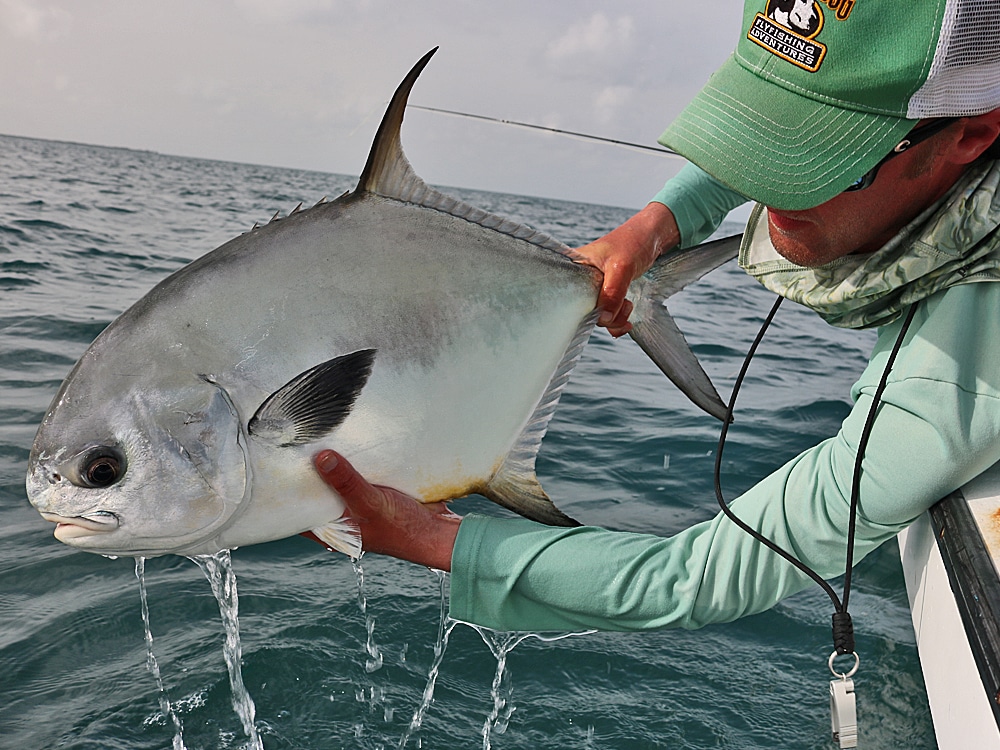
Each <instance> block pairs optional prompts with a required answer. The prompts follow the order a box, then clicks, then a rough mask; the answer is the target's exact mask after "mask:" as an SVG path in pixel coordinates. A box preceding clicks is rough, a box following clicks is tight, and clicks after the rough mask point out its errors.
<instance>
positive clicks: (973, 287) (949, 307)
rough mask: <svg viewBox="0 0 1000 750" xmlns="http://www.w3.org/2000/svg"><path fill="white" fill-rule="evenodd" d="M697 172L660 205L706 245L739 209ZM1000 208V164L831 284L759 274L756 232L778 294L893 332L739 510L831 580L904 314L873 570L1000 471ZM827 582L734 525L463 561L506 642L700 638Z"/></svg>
mask: <svg viewBox="0 0 1000 750" xmlns="http://www.w3.org/2000/svg"><path fill="white" fill-rule="evenodd" d="M682 172H683V174H682V175H680V176H679V182H678V185H679V186H677V185H675V186H674V187H670V185H669V184H668V189H665V191H663V192H661V194H660V195H659V196H658V199H660V198H662V199H663V200H664V201H666V202H667V203H668V205H670V207H671V210H674V211H675V215H677V216H678V223H679V225H680V226H681V228H682V236H686V237H687V238H688V239H690V238H691V237H696V236H698V235H699V234H701V235H705V234H707V233H708V232H710V231H711V229H712V228H714V226H710V225H712V224H713V222H715V223H716V224H717V223H718V221H721V219H722V217H723V216H724V215H725V211H728V208H726V206H730V207H732V206H735V205H738V202H739V196H736V195H734V194H732V192H731V191H729V190H728V188H725V187H724V186H722V185H720V184H719V183H717V182H715V181H714V180H712V178H710V177H709V176H708V175H706V174H705V173H704V172H701V171H700V170H696V169H695V170H688V171H686V172H684V171H683V170H682ZM675 180H678V178H675ZM671 182H672V183H673V182H674V181H671ZM690 190H699V191H701V192H699V193H698V194H697V195H695V196H694V197H692V196H691V193H690V192H687V191H690ZM727 192H728V193H729V194H730V195H729V197H728V198H727V197H726V195H725V194H726V193H727ZM685 196H687V198H685ZM706 196H707V197H706ZM998 196H1000V163H997V162H986V163H983V164H982V165H980V166H977V167H976V168H975V169H972V170H970V171H969V172H968V173H967V174H966V175H965V176H964V177H963V178H962V180H961V181H960V182H959V183H956V186H955V187H954V188H953V189H952V190H951V191H950V192H949V194H948V196H946V197H945V198H943V199H942V200H941V201H939V203H938V204H936V205H935V206H932V207H929V208H928V209H927V210H926V211H925V212H924V213H923V214H921V216H920V217H918V218H917V219H915V220H914V222H912V223H911V225H909V226H908V227H906V228H904V230H902V231H901V232H900V234H899V235H898V236H897V237H896V238H895V239H894V240H893V241H892V242H890V243H887V245H886V246H885V247H884V248H882V249H881V250H879V251H877V252H875V253H872V254H869V255H868V256H864V257H854V256H848V257H847V258H846V259H842V261H840V262H834V263H833V264H831V265H830V266H829V267H821V268H818V269H801V268H798V267H795V266H793V265H792V264H789V263H787V262H786V261H782V260H781V259H780V258H779V259H778V260H777V261H769V260H767V259H766V258H767V253H766V252H765V253H764V260H763V261H761V262H754V257H755V256H756V255H757V251H756V250H754V251H752V252H751V251H749V250H748V248H761V247H762V248H763V249H764V250H766V243H767V242H768V241H767V239H766V238H767V233H766V231H764V232H763V234H762V233H761V232H760V231H751V232H750V233H749V237H752V238H753V240H748V242H749V245H747V246H745V248H744V251H745V252H743V253H741V263H745V264H746V265H745V267H746V268H747V270H748V271H750V272H751V273H753V274H754V275H755V276H757V277H758V279H759V280H760V281H761V282H762V283H765V285H768V286H770V287H771V288H772V289H774V290H775V291H782V292H783V293H788V295H791V296H793V298H799V297H802V299H803V301H804V302H806V303H807V304H810V306H813V307H814V309H816V310H817V311H818V312H820V313H821V314H824V315H826V316H831V315H832V316H834V317H835V318H836V321H838V322H839V321H841V319H846V318H850V319H851V320H854V319H855V318H856V319H857V320H856V323H857V325H858V326H863V325H866V324H868V321H869V320H879V319H884V320H886V321H893V322H888V323H887V324H886V325H884V327H882V328H881V329H880V330H879V337H878V340H877V343H876V346H875V349H874V351H873V353H872V357H871V359H870V361H869V364H868V367H867V368H866V369H865V371H864V372H863V373H862V375H861V377H860V379H859V380H858V382H857V383H856V384H855V386H854V389H853V391H852V396H853V397H854V399H855V406H854V408H853V409H852V411H851V413H850V414H849V415H848V417H847V419H846V420H845V421H844V423H843V425H842V427H841V430H840V431H839V433H838V434H837V435H835V436H834V437H832V438H829V439H828V440H825V441H823V442H821V443H820V444H819V445H816V446H814V447H812V448H810V449H808V450H806V451H805V452H803V453H801V454H800V455H799V456H797V457H796V458H795V459H793V460H792V461H789V462H788V463H787V464H786V465H785V466H783V467H781V468H780V469H778V470H777V471H775V472H774V473H773V474H771V475H770V476H768V477H766V478H765V479H763V480H762V481H761V482H759V483H758V484H757V485H755V486H754V487H752V488H751V489H750V490H748V491H747V492H746V493H744V494H743V495H742V496H741V497H739V498H737V499H736V500H735V501H734V502H733V503H732V508H733V510H734V511H735V512H736V514H737V515H738V516H739V517H740V518H741V519H742V520H743V521H745V522H746V523H748V524H749V525H750V526H751V527H753V528H754V529H756V530H758V531H759V532H761V533H762V534H763V535H764V536H766V537H767V538H769V539H771V540H773V541H775V542H776V543H777V544H779V545H780V546H781V547H783V548H784V549H786V550H788V551H790V552H792V554H794V555H795V556H796V557H798V558H799V559H800V560H802V561H803V562H805V563H806V564H807V565H808V566H810V567H811V568H813V569H814V570H815V571H816V572H817V573H819V574H820V575H821V576H822V577H824V578H832V577H835V576H838V575H841V574H843V573H844V566H845V563H846V544H847V540H846V537H847V528H848V520H849V513H850V496H851V483H852V479H853V474H854V462H855V454H856V448H857V445H858V441H859V438H860V435H861V431H862V429H863V427H864V424H865V421H866V419H867V415H868V411H869V408H870V406H871V399H872V394H873V393H874V391H875V388H876V386H877V385H878V382H879V380H880V379H881V376H882V372H883V370H884V369H885V365H886V362H887V360H888V356H889V352H890V351H891V350H892V347H893V345H894V343H895V341H896V339H897V337H898V334H899V330H900V326H901V325H902V323H901V318H899V317H896V316H898V314H899V309H900V308H899V305H898V303H899V301H900V299H901V298H907V297H908V298H909V299H908V301H907V302H906V304H910V302H911V301H912V300H919V301H917V302H915V303H914V304H917V305H918V308H917V311H916V314H915V317H914V319H913V323H912V324H911V327H910V329H909V331H908V332H907V335H906V340H905V342H904V345H903V347H902V349H901V350H900V353H899V356H898V358H897V359H896V362H895V365H894V366H893V369H892V372H891V374H890V376H889V381H888V385H887V387H886V390H885V392H884V393H883V395H882V402H883V403H882V404H881V406H880V407H879V410H878V417H877V419H876V420H875V425H874V429H873V431H872V435H871V438H870V440H869V443H868V446H867V449H866V451H865V460H864V471H863V474H862V482H861V492H860V508H859V514H858V526H857V537H856V547H855V560H860V559H861V558H862V557H863V556H864V555H865V554H867V553H868V552H870V551H871V550H873V549H875V548H876V547H877V546H878V545H880V544H882V543H883V542H885V541H886V540H888V539H891V538H892V537H893V536H895V535H896V533H898V532H899V531H900V530H901V529H903V528H904V527H906V526H907V525H909V524H910V523H911V522H912V521H914V520H915V519H916V518H917V517H918V516H919V515H920V514H921V513H923V512H924V511H925V510H927V508H929V507H930V506H931V505H932V504H934V503H935V502H936V501H937V500H938V499H940V498H941V497H943V496H944V495H946V494H948V493H949V492H951V491H952V490H954V489H956V488H958V487H959V486H961V485H962V484H964V483H965V482H966V481H968V480H969V479H971V478H972V477H974V476H976V475H977V474H979V473H981V472H982V471H984V470H985V469H987V468H988V467H990V466H991V465H993V464H994V463H996V462H997V461H998V460H1000V439H998V438H1000V283H996V281H998V280H1000V234H998V232H1000V230H997V226H998V224H1000V201H998V200H997V198H998ZM730 204H731V205H730ZM678 206H688V207H691V206H693V208H691V209H690V211H686V210H681V209H679V208H678ZM685 217H686V218H685ZM753 222H754V219H753V218H752V219H751V223H752V224H753ZM759 226H760V225H759V224H757V225H756V227H759ZM706 228H708V232H706V231H705V230H706ZM753 228H754V227H752V229H753ZM684 232H687V233H688V234H687V235H684V234H683V233H684ZM758 243H765V244H764V245H759V244H758ZM970 282H974V283H970ZM814 288H815V290H816V292H817V294H816V295H812V294H811V290H813V289H814ZM814 296H815V297H816V299H813V297H814ZM852 316H853V317H852ZM894 318H895V320H894ZM810 583H811V582H810V580H809V579H808V578H807V577H806V576H805V574H803V573H801V572H800V571H798V570H797V569H796V568H795V567H794V566H792V565H791V564H790V563H788V562H786V561H785V560H784V559H782V558H781V557H780V556H778V555H777V554H775V553H773V552H771V551H770V550H769V549H768V548H766V547H765V546H764V545H762V544H760V543H759V542H758V541H756V540H755V539H754V538H752V537H751V536H750V535H748V534H746V533H745V532H744V531H742V530H741V529H739V528H738V527H737V526H736V525H735V524H734V523H732V522H731V521H730V520H729V519H728V518H726V517H725V516H724V515H721V514H720V515H719V516H717V517H716V518H715V519H713V520H711V521H707V522H705V523H701V524H698V525H696V526H693V527H691V528H689V529H686V530H685V531H682V532H681V533H679V534H677V535H676V536H673V537H671V538H662V537H657V536H652V535H642V534H632V533H623V532H612V531H607V530H604V529H599V528H593V527H584V528H576V529H553V528H550V527H545V526H540V525H537V524H533V523H531V522H529V521H523V520H520V519H515V520H508V519H491V518H484V517H476V516H470V517H468V518H466V519H465V521H464V522H463V523H462V525H461V527H460V531H459V535H458V539H457V540H456V544H455V550H454V553H453V555H452V580H451V615H452V617H454V618H456V619H458V620H464V621H470V622H475V623H478V624H481V625H485V626H488V627H492V628H496V629H500V630H576V629H581V628H600V629H605V630H643V629H651V628H663V627H684V628H697V627H701V626H703V625H706V624H708V623H713V622H726V621H730V620H734V619H736V618H738V617H742V616H744V615H749V614H753V613H756V612H761V611H763V610H765V609H768V608H770V607H772V606H773V605H774V604H776V603H777V602H778V601H780V600H781V599H782V598H784V597H786V596H789V595H790V594H793V593H795V592H797V591H799V590H801V589H802V588H804V587H805V586H807V585H810Z"/></svg>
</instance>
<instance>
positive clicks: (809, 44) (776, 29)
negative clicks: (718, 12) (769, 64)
mask: <svg viewBox="0 0 1000 750" xmlns="http://www.w3.org/2000/svg"><path fill="white" fill-rule="evenodd" d="M827 3H828V4H830V5H831V6H833V5H846V4H847V3H845V2H843V0H832V1H831V0H827ZM850 4H851V5H853V4H854V3H853V2H851V3H850ZM849 13H850V10H849V9H848V14H849ZM822 30H823V11H822V9H821V8H820V7H819V3H818V2H816V0H768V3H767V7H766V8H765V9H764V12H763V13H758V14H757V15H756V17H755V18H754V19H753V22H752V23H751V24H750V30H749V31H748V32H747V38H748V39H749V40H750V41H751V42H754V43H756V44H758V45H760V46H761V47H763V48H764V49H766V50H768V51H769V52H772V53H774V54H775V55H777V56H778V57H780V58H781V59H782V60H787V61H788V62H790V63H792V65H796V66H798V67H800V68H802V69H803V70H808V71H809V72H810V73H815V72H816V71H817V70H819V66H820V65H822V64H823V58H824V57H826V45H825V44H823V43H822V42H818V41H816V37H817V36H818V35H819V33H820V32H821V31H822Z"/></svg>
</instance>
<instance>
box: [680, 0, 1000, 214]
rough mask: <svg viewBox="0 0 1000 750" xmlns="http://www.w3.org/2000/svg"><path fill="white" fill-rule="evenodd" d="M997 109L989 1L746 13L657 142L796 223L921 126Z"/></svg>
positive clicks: (999, 71) (790, 0)
mask: <svg viewBox="0 0 1000 750" xmlns="http://www.w3.org/2000/svg"><path fill="white" fill-rule="evenodd" d="M997 107H1000V2H997V0H910V1H909V2H899V0H747V2H746V3H745V5H744V10H743V27H742V32H741V35H740V40H739V43H738V44H737V47H736V51H735V52H734V53H733V55H732V56H731V57H730V58H729V60H727V61H726V62H725V63H724V64H723V66H722V67H721V68H720V69H719V70H718V71H716V73H715V74H714V75H713V76H712V77H711V78H710V79H709V81H708V83H707V84H706V85H705V87H704V88H703V89H702V90H701V92H699V94H698V95H697V96H696V97H695V98H694V100H693V101H692V102H691V104H689V105H688V106H687V108H685V109H684V111H683V112H681V114H680V115H679V116H678V117H677V119H676V120H675V121H674V122H673V123H672V124H671V125H670V127H668V128H667V130H666V131H665V132H664V133H663V135H662V136H661V137H660V143H662V144H663V145H665V146H668V147H669V148H671V149H673V150H675V151H677V152H678V153H680V154H682V155H683V156H685V157H686V158H687V159H689V160H690V161H692V162H694V163H695V164H697V165H698V166H700V167H701V168H702V169H704V170H705V171H706V172H708V173H709V174H711V175H712V176H713V177H715V178H716V179H718V180H719V181H721V182H723V183H725V184H726V185H729V186H730V187H731V188H733V189H734V190H736V191H737V192H739V193H741V194H743V195H746V196H747V197H748V198H751V199H753V200H755V201H758V202H760V203H763V204H764V205H767V206H770V207H772V208H778V209H784V210H800V209H805V208H811V207H813V206H817V205H819V204H820V203H824V202H825V201H827V200H829V199H830V198H833V197H834V196H835V195H837V194H838V193H840V192H841V191H843V190H844V189H845V188H846V187H847V186H848V185H850V184H851V183H852V182H854V181H855V180H856V179H857V178H858V177H860V176H861V175H863V174H864V173H865V172H867V171H868V170H869V169H871V168H872V167H874V166H875V165H876V164H877V163H878V162H879V161H881V160H882V158H883V157H885V156H886V154H888V153H889V152H890V151H891V150H892V149H893V147H894V146H896V144H897V143H898V142H899V141H900V140H901V139H902V137H903V136H904V135H905V134H906V133H907V132H908V131H909V130H911V129H912V128H913V126H914V125H915V124H916V123H917V121H919V120H921V119H924V118H933V117H968V116H973V115H979V114H983V113H984V112H989V111H991V110H993V109H996V108H997Z"/></svg>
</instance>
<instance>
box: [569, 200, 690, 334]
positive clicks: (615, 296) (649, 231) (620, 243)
mask: <svg viewBox="0 0 1000 750" xmlns="http://www.w3.org/2000/svg"><path fill="white" fill-rule="evenodd" d="M679 242H680V231H679V230H678V228H677V222H676V220H675V219H674V215H673V213H671V211H670V209H669V208H667V207H666V206H665V205H663V204H662V203H656V202H653V203H650V204H649V205H648V206H646V207H645V208H644V209H642V210H641V211H639V213H637V214H635V215H634V216H633V217H632V218H630V219H629V220H628V221H626V222H625V223H624V224H622V225H621V226H620V227H618V228H617V229H613V230H611V231H610V232H608V233H607V234H606V235H604V236H603V237H601V238H599V239H597V240H594V241H593V242H591V243H590V244H588V245H584V246H583V247H581V248H578V249H576V250H574V253H575V255H576V256H577V262H579V263H585V264H587V265H590V266H593V267H594V268H596V269H598V270H599V271H601V272H602V273H603V274H604V280H603V282H602V285H601V293H600V295H599V296H598V298H597V308H598V310H600V311H601V312H600V316H599V317H598V319H597V324H598V325H600V326H604V327H605V328H607V329H608V331H609V332H610V333H611V335H612V336H615V337H616V338H617V337H618V336H622V335H624V334H626V333H628V332H629V331H630V330H631V329H632V324H631V323H629V320H628V318H629V316H630V315H631V314H632V303H631V302H629V301H628V300H627V299H625V294H626V293H627V292H628V288H629V285H630V284H631V283H632V282H633V281H634V280H635V279H637V278H639V277H640V276H642V274H644V273H645V272H646V271H648V270H649V268H650V266H652V265H653V262H654V261H655V260H656V259H657V258H658V257H660V254H661V253H663V252H664V251H665V250H669V249H670V248H671V247H674V246H675V245H677V244H678V243H679Z"/></svg>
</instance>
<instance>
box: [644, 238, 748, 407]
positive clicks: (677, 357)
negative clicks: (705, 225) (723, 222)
mask: <svg viewBox="0 0 1000 750" xmlns="http://www.w3.org/2000/svg"><path fill="white" fill-rule="evenodd" d="M741 240H742V235H735V236H733V237H727V238H725V239H722V240H715V241H713V242H706V243H705V244H703V245H698V246H697V247H692V248H689V249H687V250H680V251H677V252H673V253H668V254H667V255H664V256H663V257H661V258H660V259H659V260H658V261H657V262H656V263H655V264H653V267H652V268H651V269H649V271H647V272H646V274H645V275H643V276H642V277H640V278H639V279H636V281H635V282H634V283H633V284H632V287H631V289H630V290H629V299H631V300H632V304H633V310H632V317H631V320H632V331H631V333H630V335H631V336H632V338H633V339H635V342H636V343H637V344H638V345H639V346H640V348H641V349H642V350H643V351H644V352H646V354H647V355H649V358H650V359H652V360H653V361H654V362H655V363H656V366H657V367H659V368H660V370H661V371H662V372H663V374H664V375H666V376H667V377H668V378H670V380H671V381H672V382H673V383H674V385H676V386H677V387H678V388H680V390H681V391H682V392H683V393H684V394H685V395H686V396H687V397H688V398H690V399H691V400H692V401H693V402H694V403H695V404H697V405H698V406H699V407H701V408H702V409H704V410H705V411H707V412H708V413H709V414H711V415H712V416H713V417H716V418H718V419H725V418H726V405H725V404H724V403H723V402H722V399H721V398H720V397H719V394H718V392H717V391H716V390H715V386H713V385H712V381H711V380H710V379H709V377H708V375H707V374H705V371H704V370H703V369H702V367H701V364H699V362H698V358H697V357H695V355H694V352H692V351H691V347H690V346H689V345H688V343H687V341H686V340H685V338H684V334H683V333H681V332H680V329H679V328H678V327H677V324H676V323H674V319H673V318H672V317H670V313H669V312H668V311H667V307H666V300H667V299H668V298H669V297H670V296H671V295H672V294H674V293H676V292H679V291H680V290H681V289H683V288H684V287H685V286H687V285H688V284H690V283H691V282H692V281H696V280H697V279H700V278H701V277H702V276H704V275H705V274H706V273H708V272H709V271H711V270H713V269H715V268H718V267H719V266H721V265H722V264H723V263H725V262H727V261H729V260H732V259H733V258H735V257H736V254H737V253H738V252H739V249H740V241H741Z"/></svg>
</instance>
